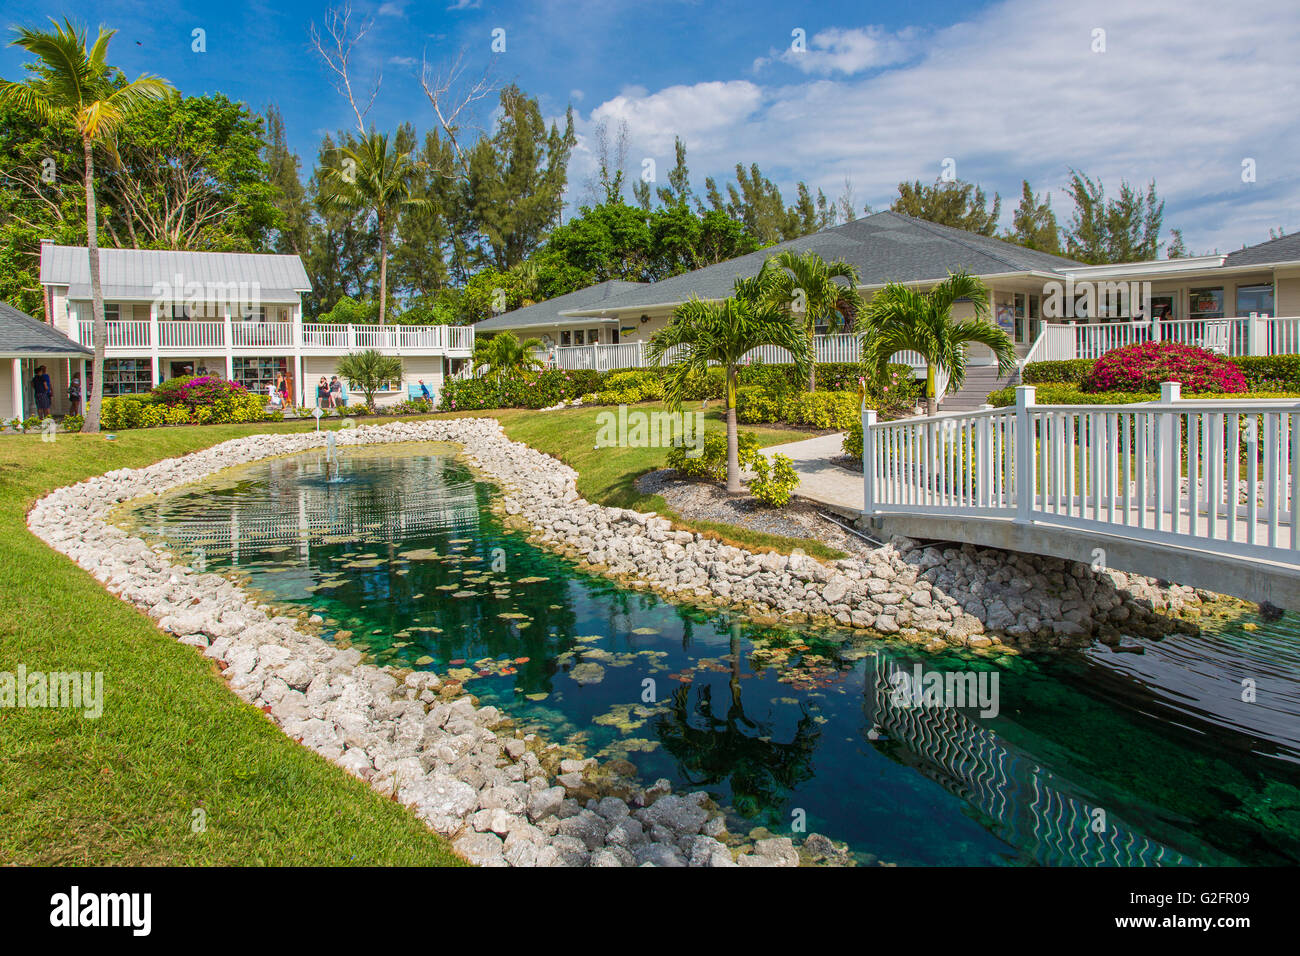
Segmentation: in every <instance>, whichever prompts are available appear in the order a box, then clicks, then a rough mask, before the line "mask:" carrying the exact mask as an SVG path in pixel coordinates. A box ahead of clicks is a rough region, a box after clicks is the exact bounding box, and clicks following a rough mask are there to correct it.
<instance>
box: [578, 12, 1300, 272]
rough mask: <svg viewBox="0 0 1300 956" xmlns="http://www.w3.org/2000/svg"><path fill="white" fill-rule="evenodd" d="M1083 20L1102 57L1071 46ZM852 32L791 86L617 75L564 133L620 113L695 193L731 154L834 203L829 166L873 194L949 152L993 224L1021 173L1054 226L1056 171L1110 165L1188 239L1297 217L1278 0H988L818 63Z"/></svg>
mask: <svg viewBox="0 0 1300 956" xmlns="http://www.w3.org/2000/svg"><path fill="white" fill-rule="evenodd" d="M1098 26H1101V27H1102V28H1104V29H1105V30H1106V31H1107V52H1105V53H1093V52H1092V51H1091V44H1092V31H1093V29H1094V28H1096V27H1098ZM852 32H853V31H850V30H838V31H830V30H828V31H823V32H822V33H819V34H817V36H816V37H814V38H813V41H814V42H813V44H812V46H813V47H815V48H816V49H819V50H821V51H822V53H824V54H825V56H826V57H830V58H831V59H823V60H821V61H820V62H821V63H822V64H823V66H821V67H818V68H816V69H809V70H808V71H807V72H808V73H810V74H813V75H812V76H810V77H809V78H808V79H806V80H804V81H801V82H797V83H793V84H786V85H776V84H771V83H764V84H762V85H760V83H758V82H751V81H747V80H729V81H727V80H724V81H711V82H705V83H698V84H693V85H679V86H672V87H667V88H665V89H662V90H658V91H647V90H637V89H630V88H629V89H624V90H622V91H621V92H620V93H619V95H618V96H615V97H613V98H611V99H609V100H607V101H606V102H604V103H601V104H599V105H598V106H595V107H594V108H593V109H592V110H591V112H590V113H589V114H587V116H586V117H585V118H584V117H580V118H579V119H580V123H579V132H580V133H582V132H585V131H587V130H589V129H590V126H591V125H592V124H593V123H595V122H597V121H599V120H601V119H608V120H611V121H612V122H613V123H614V124H617V122H618V121H619V120H620V119H626V120H627V122H628V128H629V133H630V140H631V154H630V155H631V158H632V159H638V157H640V156H654V157H656V158H657V159H658V163H659V167H660V169H661V170H666V168H667V166H668V165H671V162H672V142H673V136H674V134H677V135H681V136H682V137H683V139H684V140H685V141H686V143H687V147H688V150H689V152H688V157H687V159H688V162H689V164H690V167H691V173H692V179H693V180H694V183H695V185H696V187H697V188H700V187H701V186H702V184H703V181H704V177H705V176H706V175H714V176H717V177H719V178H720V179H725V178H729V177H730V175H731V171H732V169H733V168H734V166H735V164H736V162H738V161H740V162H744V163H746V164H748V163H751V162H757V163H758V164H759V165H760V166H761V167H762V168H763V171H764V172H765V173H766V174H768V175H769V176H772V177H773V178H774V179H776V180H777V181H778V182H779V183H780V184H781V186H782V188H783V190H787V196H790V195H792V187H793V184H794V181H795V180H798V179H805V180H807V181H808V183H809V184H810V185H811V186H813V187H814V189H816V188H817V187H821V188H823V189H824V190H825V191H826V193H827V195H828V196H829V197H831V198H834V197H835V196H836V195H838V193H839V192H840V190H841V189H842V188H843V183H844V179H845V177H846V176H848V177H850V178H851V179H852V180H853V183H854V186H855V189H856V193H857V197H858V200H859V203H862V202H870V203H871V204H872V205H874V206H876V207H877V208H880V207H883V206H886V205H888V203H889V202H890V201H891V200H892V198H893V197H894V195H895V191H896V190H895V187H896V186H897V184H898V183H899V182H900V181H902V180H910V179H920V180H922V181H925V182H931V181H933V180H934V179H935V178H936V177H937V176H938V175H939V172H940V164H941V163H942V161H943V160H944V158H946V157H951V158H953V159H954V160H955V161H956V163H957V175H958V176H959V177H961V178H963V179H967V180H971V181H974V182H978V183H980V184H981V185H982V186H983V187H984V188H985V190H986V192H988V193H989V194H990V195H991V194H992V193H993V192H994V191H995V190H996V191H998V192H1000V193H1001V194H1002V196H1003V200H1004V201H1003V213H1002V214H1003V221H1004V223H1006V224H1009V223H1010V218H1011V213H1012V210H1013V209H1014V207H1015V204H1016V202H1017V201H1018V198H1019V193H1020V181H1021V179H1028V180H1029V182H1030V185H1031V186H1033V188H1034V189H1035V191H1038V192H1043V191H1049V190H1050V191H1051V193H1052V196H1053V207H1054V208H1055V209H1056V211H1057V215H1058V218H1059V219H1060V220H1061V222H1062V225H1064V224H1065V222H1066V220H1067V219H1068V218H1069V213H1070V209H1071V203H1070V202H1069V200H1068V197H1066V196H1065V195H1064V193H1063V192H1062V191H1061V187H1062V186H1063V185H1064V184H1065V182H1066V179H1067V177H1068V171H1069V169H1070V168H1072V167H1073V168H1077V169H1080V170H1082V171H1084V172H1086V173H1087V174H1089V175H1090V176H1092V177H1093V178H1097V177H1100V178H1101V179H1102V180H1103V182H1104V183H1105V184H1106V186H1107V187H1108V192H1109V193H1111V194H1113V193H1114V192H1115V191H1116V190H1117V189H1118V187H1119V184H1120V181H1121V180H1123V179H1127V180H1128V181H1129V182H1130V183H1133V184H1135V185H1137V184H1141V185H1143V186H1144V185H1145V184H1146V182H1147V181H1148V180H1150V179H1152V178H1154V179H1155V180H1156V182H1157V187H1158V189H1159V191H1160V195H1161V196H1162V197H1163V198H1164V199H1165V200H1166V209H1165V228H1166V230H1168V228H1170V227H1181V228H1183V230H1184V233H1185V236H1186V239H1187V243H1188V246H1189V247H1190V248H1191V249H1192V250H1193V251H1198V252H1199V251H1206V250H1209V249H1211V248H1214V247H1216V246H1217V247H1218V248H1220V249H1221V250H1223V251H1227V250H1230V249H1233V248H1237V247H1239V246H1240V245H1241V243H1242V242H1258V241H1262V240H1263V239H1266V238H1267V237H1268V227H1269V226H1279V225H1281V226H1285V227H1286V228H1287V230H1288V232H1290V231H1294V230H1295V229H1296V228H1300V175H1298V174H1297V173H1296V171H1295V165H1294V162H1293V160H1292V157H1294V156H1295V155H1296V154H1297V153H1300V129H1298V128H1297V126H1296V124H1295V122H1294V92H1293V91H1294V89H1295V72H1294V66H1293V62H1294V51H1295V50H1296V49H1297V48H1300V17H1297V16H1296V15H1295V10H1294V0H1261V3H1260V4H1259V8H1258V9H1256V10H1254V11H1253V12H1252V14H1251V15H1250V16H1243V15H1242V13H1241V10H1240V8H1238V7H1234V6H1232V5H1228V4H1223V3H1221V2H1219V0H1198V2H1188V0H1153V2H1151V3H1147V4H1144V5H1143V6H1142V7H1141V8H1140V9H1139V8H1136V7H1134V6H1133V5H1132V4H1130V3H1129V2H1127V0H1098V2H1096V3H1094V4H1091V5H1089V7H1088V8H1087V9H1086V10H1080V9H1075V8H1072V7H1069V6H1066V5H1061V4H1057V3H1054V2H1051V0H1007V2H1004V3H1001V4H999V5H997V6H995V7H991V8H987V9H985V10H983V11H981V12H980V13H978V14H976V15H975V16H974V17H973V19H971V20H970V21H968V22H963V23H957V24H953V25H952V26H949V27H947V28H945V29H942V30H939V31H936V32H934V33H933V34H932V35H930V36H928V37H927V38H926V42H925V45H924V47H920V48H918V49H917V51H916V53H915V55H914V56H913V58H912V59H910V60H907V61H906V62H898V63H895V64H894V65H892V66H887V67H885V68H883V69H880V70H878V71H875V72H872V73H871V74H869V75H863V76H849V77H844V76H836V77H834V78H830V77H829V74H831V73H835V74H840V73H849V72H852V69H851V68H852V67H853V66H854V64H863V63H865V62H867V60H866V59H865V57H867V56H868V55H869V54H868V53H866V52H858V53H854V52H853V51H854V50H855V49H856V48H855V47H853V46H852V44H848V43H839V45H838V46H837V45H836V42H838V41H832V40H831V39H829V38H828V39H827V40H826V41H825V42H824V43H823V44H822V45H821V46H820V47H818V46H817V37H823V36H826V37H830V36H835V37H840V38H841V39H842V38H843V37H844V36H846V35H848V34H850V33H852ZM805 55H811V54H805ZM836 58H838V59H836ZM832 63H837V64H840V65H838V66H831V65H830V64H832ZM858 68H859V70H860V69H863V68H866V67H862V66H859V67H858ZM823 74H826V77H825V78H823ZM1247 156H1249V157H1253V158H1254V159H1256V161H1257V164H1258V181H1257V182H1256V183H1254V184H1252V185H1246V184H1243V183H1242V182H1241V179H1240V172H1241V160H1242V159H1243V158H1244V157H1247ZM586 161H589V156H588V155H586V154H584V153H583V151H582V150H581V149H580V150H578V151H576V153H575V164H577V167H578V168H575V170H574V171H573V172H572V173H571V176H570V180H571V182H575V183H580V182H583V181H584V178H585V176H584V174H587V173H588V172H589V170H588V169H583V168H581V167H582V164H583V163H584V162H586ZM638 164H639V160H638V163H634V164H633V165H634V166H636V165H638Z"/></svg>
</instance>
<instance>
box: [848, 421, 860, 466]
mask: <svg viewBox="0 0 1300 956" xmlns="http://www.w3.org/2000/svg"><path fill="white" fill-rule="evenodd" d="M844 454H846V455H848V456H849V457H851V458H856V459H857V460H858V461H861V460H862V419H858V420H857V421H856V422H854V423H853V424H852V425H850V426H849V428H848V430H847V431H846V432H845V433H844Z"/></svg>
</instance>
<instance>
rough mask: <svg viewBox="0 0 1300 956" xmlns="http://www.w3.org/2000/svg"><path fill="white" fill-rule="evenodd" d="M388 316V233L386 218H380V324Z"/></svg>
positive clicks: (381, 216) (381, 215)
mask: <svg viewBox="0 0 1300 956" xmlns="http://www.w3.org/2000/svg"><path fill="white" fill-rule="evenodd" d="M387 314H388V233H387V232H386V226H385V223H384V217H383V214H382V213H381V214H380V216H379V324H380V325H383V324H384V317H385V316H386V315H387Z"/></svg>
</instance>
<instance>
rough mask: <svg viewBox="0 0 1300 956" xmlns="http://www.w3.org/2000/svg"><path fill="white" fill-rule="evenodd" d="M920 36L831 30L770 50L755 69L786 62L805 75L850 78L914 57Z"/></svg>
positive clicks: (873, 30)
mask: <svg viewBox="0 0 1300 956" xmlns="http://www.w3.org/2000/svg"><path fill="white" fill-rule="evenodd" d="M919 37H920V34H919V33H918V32H917V31H916V30H913V29H911V28H909V29H906V30H903V31H901V32H899V33H888V32H886V31H885V30H884V29H882V28H881V27H875V26H872V27H855V28H853V29H847V30H844V29H840V28H838V27H831V28H830V29H827V30H822V31H820V32H818V33H815V34H813V36H812V38H811V39H810V40H805V41H804V43H803V45H802V47H801V48H798V49H796V46H795V44H796V42H797V41H796V40H795V39H794V38H792V39H791V42H790V45H789V46H788V47H786V48H785V49H784V50H780V51H778V50H772V51H770V52H769V54H768V56H766V57H760V58H759V59H757V60H755V61H754V69H755V70H756V71H757V70H761V69H762V68H763V67H765V66H767V65H768V64H770V63H772V62H774V61H780V62H782V63H786V64H788V65H790V66H793V67H795V68H796V69H799V70H801V71H802V72H804V73H813V74H817V75H818V76H830V75H832V74H834V73H842V74H844V75H845V76H852V75H853V74H855V73H861V72H862V71H864V70H871V69H877V68H879V67H883V66H890V65H893V64H895V63H901V62H903V61H904V60H906V59H908V58H909V57H910V56H912V55H913V52H914V51H915V49H916V46H917V42H918V40H919Z"/></svg>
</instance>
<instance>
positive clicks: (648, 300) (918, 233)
mask: <svg viewBox="0 0 1300 956" xmlns="http://www.w3.org/2000/svg"><path fill="white" fill-rule="evenodd" d="M786 249H790V250H793V251H794V252H797V253H802V252H806V251H807V250H809V249H812V250H814V251H815V252H817V253H818V254H819V255H820V256H821V257H822V258H823V259H825V260H826V261H828V262H831V261H834V260H835V259H843V260H845V261H846V262H848V263H849V264H851V265H853V266H854V267H856V268H857V270H858V274H859V276H860V277H861V282H862V284H863V285H878V284H882V283H885V282H912V281H921V280H929V279H936V280H937V279H944V278H946V277H947V275H948V273H949V272H957V271H960V270H962V269H966V270H967V271H969V272H971V273H972V274H974V275H998V274H1001V273H1008V272H1034V271H1037V272H1056V271H1057V270H1060V269H1065V268H1071V267H1077V266H1080V265H1082V264H1083V263H1080V262H1075V261H1074V260H1073V259H1066V258H1064V257H1063V256H1054V255H1051V254H1049V253H1046V252H1037V251H1035V250H1033V249H1026V248H1025V247H1023V246H1017V245H1014V244H1012V243H1009V242H1003V241H1002V240H1000V239H992V238H990V237H988V236H979V235H976V234H975V233H971V232H965V231H964V230H961V229H954V228H952V227H950V226H941V225H938V224H937V223H933V222H925V221H923V220H920V219H914V218H912V217H911V216H904V215H901V214H899V213H895V212H879V213H876V214H874V215H871V216H867V217H865V218H863V219H857V220H854V221H853V222H849V223H845V224H844V225H842V226H834V227H832V228H830V229H823V230H821V231H820V232H814V233H813V234H812V235H808V236H801V237H800V238H798V239H791V240H789V241H787V242H781V243H778V244H776V245H774V246H769V247H768V248H766V249H761V250H759V251H758V252H752V253H750V254H749V255H745V256H740V257H739V258H737V259H731V260H728V261H727V262H721V263H718V264H717V265H712V266H706V267H704V268H703V269H697V270H695V271H694V272H687V273H684V274H682V275H679V276H673V277H672V278H669V279H663V280H660V281H659V282H653V283H648V284H645V285H639V286H638V287H637V288H636V289H635V290H634V291H632V292H625V293H623V294H621V295H619V296H617V297H615V298H613V299H610V300H608V301H607V302H601V303H600V304H599V306H597V308H605V309H609V310H611V311H612V310H615V309H619V310H622V309H637V308H645V307H648V306H651V305H661V304H664V303H676V302H684V301H685V300H687V299H689V298H690V297H691V295H692V294H695V295H698V296H699V297H700V298H702V299H721V298H725V297H726V296H728V295H730V294H731V292H732V285H733V284H734V282H735V280H736V279H737V278H738V277H740V276H752V275H756V274H757V273H758V270H759V268H761V267H762V265H763V261H764V260H765V259H767V258H768V257H769V256H772V255H775V254H776V253H778V252H783V251H785V250H786ZM570 308H572V307H570ZM586 311H592V310H591V308H590V307H588V308H587V309H586Z"/></svg>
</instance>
